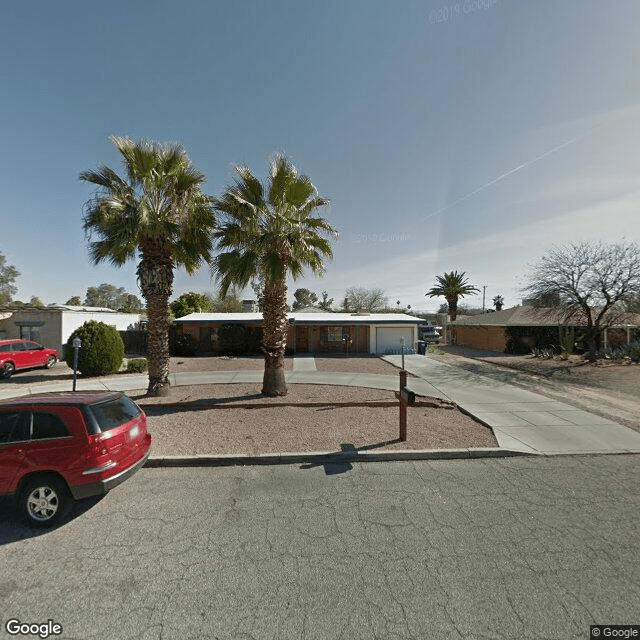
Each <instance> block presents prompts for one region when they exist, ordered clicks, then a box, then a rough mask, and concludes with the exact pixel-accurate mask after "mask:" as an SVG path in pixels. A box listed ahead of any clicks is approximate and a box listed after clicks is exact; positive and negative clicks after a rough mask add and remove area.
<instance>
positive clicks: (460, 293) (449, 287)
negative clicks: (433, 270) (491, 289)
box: [425, 271, 479, 320]
mask: <svg viewBox="0 0 640 640" xmlns="http://www.w3.org/2000/svg"><path fill="white" fill-rule="evenodd" d="M436 280H437V282H438V284H437V285H436V286H435V287H432V288H431V289H429V291H427V293H425V295H426V296H429V297H430V298H434V297H436V296H444V297H445V298H446V300H447V303H448V304H449V316H450V317H451V320H455V319H456V316H457V315H458V298H459V297H460V298H462V297H464V296H466V295H469V294H470V293H474V292H476V291H479V289H478V288H477V287H474V286H473V285H470V284H467V281H466V280H465V278H464V271H463V272H462V273H458V272H457V271H452V272H451V273H445V274H444V275H443V276H436Z"/></svg>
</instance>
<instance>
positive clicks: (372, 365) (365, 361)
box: [315, 356, 399, 375]
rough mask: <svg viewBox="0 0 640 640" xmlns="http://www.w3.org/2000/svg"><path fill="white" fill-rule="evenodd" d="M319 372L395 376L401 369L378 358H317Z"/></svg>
mask: <svg viewBox="0 0 640 640" xmlns="http://www.w3.org/2000/svg"><path fill="white" fill-rule="evenodd" d="M315 361H316V369H317V370H318V371H340V372H342V371H344V372H351V371H353V372H356V373H381V374H384V375H394V374H396V375H397V373H398V371H399V369H398V368H397V367H394V366H393V365H392V364H391V363H390V362H387V361H386V360H382V359H380V358H378V357H376V356H316V358H315Z"/></svg>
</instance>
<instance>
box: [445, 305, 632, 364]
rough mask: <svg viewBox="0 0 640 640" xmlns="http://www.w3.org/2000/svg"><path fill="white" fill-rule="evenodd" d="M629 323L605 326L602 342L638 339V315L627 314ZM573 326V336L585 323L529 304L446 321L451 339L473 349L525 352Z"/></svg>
mask: <svg viewBox="0 0 640 640" xmlns="http://www.w3.org/2000/svg"><path fill="white" fill-rule="evenodd" d="M629 320H630V323H629V324H620V325H616V326H614V327H610V328H609V329H606V330H605V331H604V333H603V336H602V344H603V346H614V345H618V344H626V343H628V342H631V341H632V340H634V339H637V335H638V329H639V327H640V316H638V314H632V315H630V316H629ZM571 328H573V329H574V330H575V335H576V337H577V336H579V335H580V331H581V329H584V326H582V327H581V326H580V325H579V324H569V325H565V324H564V323H562V322H560V321H559V320H558V319H557V317H554V311H553V310H552V309H537V308H534V307H531V306H528V305H524V306H518V307H512V308H510V309H503V310H502V311H494V312H489V313H483V314H478V315H474V316H464V315H463V316H458V317H457V318H456V319H455V320H454V321H453V322H450V323H449V331H450V336H451V338H450V339H451V343H452V344H457V345H460V346H465V347H474V348H476V349H486V350H491V351H503V352H517V353H524V352H527V351H530V350H531V349H533V348H534V347H538V348H540V347H545V346H549V345H555V346H558V345H559V344H560V336H561V332H562V331H565V330H567V329H571Z"/></svg>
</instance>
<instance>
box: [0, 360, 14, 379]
mask: <svg viewBox="0 0 640 640" xmlns="http://www.w3.org/2000/svg"><path fill="white" fill-rule="evenodd" d="M15 370H16V368H15V366H14V365H13V363H12V362H5V363H4V364H3V365H2V367H0V378H5V379H6V378H10V377H11V376H12V375H13V374H14V373H15Z"/></svg>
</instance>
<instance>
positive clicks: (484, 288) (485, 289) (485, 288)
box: [482, 284, 487, 313]
mask: <svg viewBox="0 0 640 640" xmlns="http://www.w3.org/2000/svg"><path fill="white" fill-rule="evenodd" d="M486 292H487V285H486V284H485V285H482V313H484V294H485V293H486Z"/></svg>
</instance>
